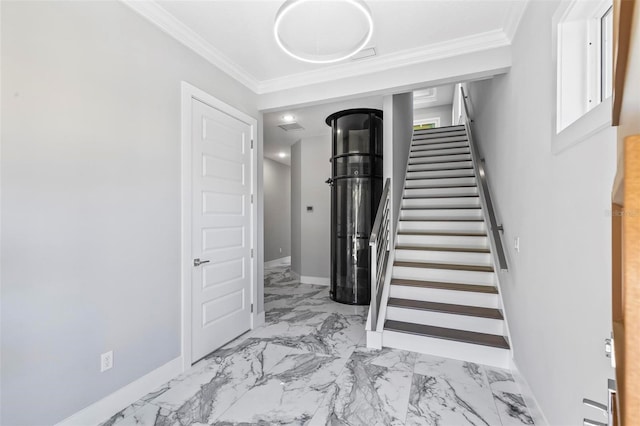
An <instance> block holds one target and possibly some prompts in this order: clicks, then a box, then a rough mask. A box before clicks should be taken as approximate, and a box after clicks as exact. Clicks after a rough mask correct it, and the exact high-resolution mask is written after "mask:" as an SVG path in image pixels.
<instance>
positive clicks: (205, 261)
mask: <svg viewBox="0 0 640 426" xmlns="http://www.w3.org/2000/svg"><path fill="white" fill-rule="evenodd" d="M203 263H209V261H208V260H200V259H193V266H200V265H202V264H203Z"/></svg>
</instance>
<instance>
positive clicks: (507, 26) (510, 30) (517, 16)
mask: <svg viewBox="0 0 640 426" xmlns="http://www.w3.org/2000/svg"><path fill="white" fill-rule="evenodd" d="M529 1H530V0H520V1H514V2H512V5H511V8H509V11H508V12H507V16H506V18H505V20H504V24H503V25H502V28H503V29H504V33H505V35H506V36H507V38H508V39H509V43H511V42H512V41H513V38H514V37H515V35H516V31H518V26H519V25H520V21H521V20H522V16H523V15H524V12H525V10H527V6H528V5H529Z"/></svg>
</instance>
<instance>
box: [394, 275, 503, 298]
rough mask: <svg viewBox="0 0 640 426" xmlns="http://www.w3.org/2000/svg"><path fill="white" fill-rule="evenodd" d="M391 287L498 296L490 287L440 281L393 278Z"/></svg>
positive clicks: (495, 290) (495, 289) (496, 291)
mask: <svg viewBox="0 0 640 426" xmlns="http://www.w3.org/2000/svg"><path fill="white" fill-rule="evenodd" d="M391 285H399V286H405V287H421V288H433V289H438V290H454V291H470V292H472V293H486V294H498V289H497V288H496V287H494V286H490V285H475V284H458V283H443V282H440V281H421V280H406V279H401V278H393V279H392V280H391Z"/></svg>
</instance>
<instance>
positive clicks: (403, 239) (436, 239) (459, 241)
mask: <svg viewBox="0 0 640 426" xmlns="http://www.w3.org/2000/svg"><path fill="white" fill-rule="evenodd" d="M398 245H407V246H414V247H415V246H419V247H433V246H437V247H451V248H455V249H488V248H489V239H488V238H487V237H486V236H484V235H479V234H474V235H471V236H469V235H464V236H462V235H452V234H451V233H433V232H432V233H430V234H425V233H422V234H419V233H415V232H413V233H401V232H400V233H398Z"/></svg>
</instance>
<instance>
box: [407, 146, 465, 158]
mask: <svg viewBox="0 0 640 426" xmlns="http://www.w3.org/2000/svg"><path fill="white" fill-rule="evenodd" d="M454 154H471V151H470V150H469V147H460V148H443V149H433V150H428V151H427V150H422V151H413V150H412V151H411V152H410V153H409V158H423V157H439V156H443V155H454Z"/></svg>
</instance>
